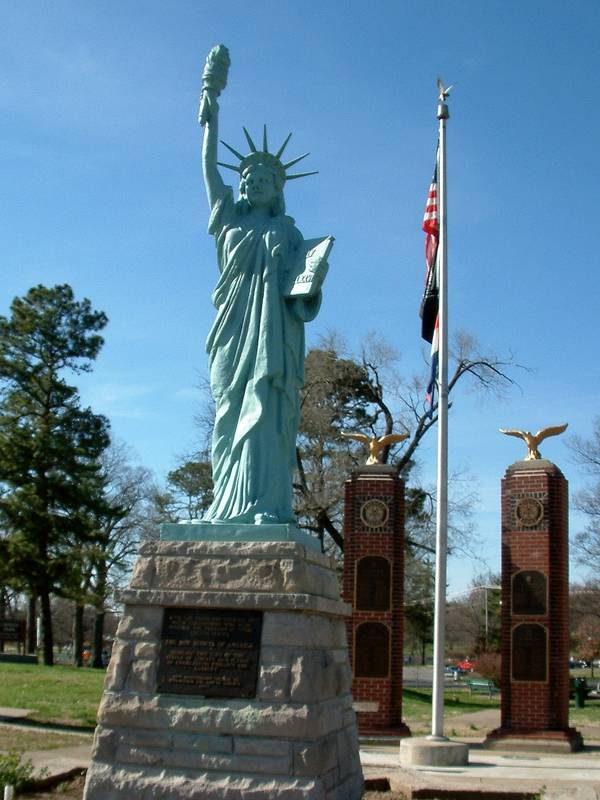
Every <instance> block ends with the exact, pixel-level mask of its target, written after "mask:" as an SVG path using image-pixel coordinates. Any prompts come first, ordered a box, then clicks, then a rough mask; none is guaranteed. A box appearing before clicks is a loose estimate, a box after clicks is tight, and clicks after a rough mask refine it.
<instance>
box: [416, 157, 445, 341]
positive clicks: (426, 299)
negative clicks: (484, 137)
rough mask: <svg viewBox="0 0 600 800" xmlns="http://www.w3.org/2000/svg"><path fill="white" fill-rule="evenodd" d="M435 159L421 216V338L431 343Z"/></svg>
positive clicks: (435, 289) (436, 304) (436, 227)
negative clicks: (423, 245) (422, 260)
mask: <svg viewBox="0 0 600 800" xmlns="http://www.w3.org/2000/svg"><path fill="white" fill-rule="evenodd" d="M437 172H438V165H437V158H436V164H435V169H434V171H433V178H432V179H431V186H430V187H429V192H428V193H427V203H426V204H425V214H424V215H423V230H424V231H425V234H426V236H425V267H426V270H425V291H424V293H423V299H422V301H421V310H420V312H419V313H420V316H421V321H422V322H421V336H422V337H423V339H425V341H427V342H433V334H434V330H435V324H436V319H437V315H438V308H439V291H438V275H437V263H436V262H437V249H438V238H439V231H440V221H439V216H438V183H437Z"/></svg>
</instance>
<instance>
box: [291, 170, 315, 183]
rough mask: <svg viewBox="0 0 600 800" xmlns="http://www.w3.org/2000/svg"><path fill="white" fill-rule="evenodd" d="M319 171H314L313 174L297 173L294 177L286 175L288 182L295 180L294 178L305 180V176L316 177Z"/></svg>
mask: <svg viewBox="0 0 600 800" xmlns="http://www.w3.org/2000/svg"><path fill="white" fill-rule="evenodd" d="M318 174H319V170H318V169H317V170H315V171H314V172H297V173H296V174H295V175H287V176H286V177H287V180H288V181H293V180H296V178H306V176H307V175H318Z"/></svg>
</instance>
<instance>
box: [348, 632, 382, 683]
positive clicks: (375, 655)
mask: <svg viewBox="0 0 600 800" xmlns="http://www.w3.org/2000/svg"><path fill="white" fill-rule="evenodd" d="M389 672H390V631H389V628H388V627H387V625H384V624H383V623H382V622H363V623H362V624H361V625H359V626H358V628H357V629H356V641H355V643H354V675H355V677H357V678H387V676H388V675H389Z"/></svg>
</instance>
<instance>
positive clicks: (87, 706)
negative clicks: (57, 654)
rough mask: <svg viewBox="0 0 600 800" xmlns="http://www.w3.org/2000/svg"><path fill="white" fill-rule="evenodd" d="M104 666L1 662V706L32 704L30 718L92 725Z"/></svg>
mask: <svg viewBox="0 0 600 800" xmlns="http://www.w3.org/2000/svg"><path fill="white" fill-rule="evenodd" d="M104 676H105V672H104V670H95V669H76V668H75V667H65V666H55V667H44V666H42V665H40V664H8V663H2V662H0V706H8V707H9V708H31V709H32V710H33V713H32V714H31V715H30V717H29V719H32V720H36V721H38V722H54V723H61V724H66V725H83V726H94V725H95V724H96V712H97V710H98V704H99V702H100V696H101V694H102V686H103V684H104Z"/></svg>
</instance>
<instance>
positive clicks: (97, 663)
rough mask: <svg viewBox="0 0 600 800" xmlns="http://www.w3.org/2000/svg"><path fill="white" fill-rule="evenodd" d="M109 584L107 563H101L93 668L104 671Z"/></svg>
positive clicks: (97, 589) (95, 620)
mask: <svg viewBox="0 0 600 800" xmlns="http://www.w3.org/2000/svg"><path fill="white" fill-rule="evenodd" d="M107 582H108V570H107V569H106V562H105V561H100V563H99V564H98V580H97V582H96V589H95V592H94V594H95V595H96V598H97V599H96V617H95V619H94V649H93V653H94V661H93V663H92V667H94V668H95V669H102V668H103V667H104V664H103V663H102V649H103V647H102V646H103V644H104V617H105V613H106V612H105V600H106V586H107Z"/></svg>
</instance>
